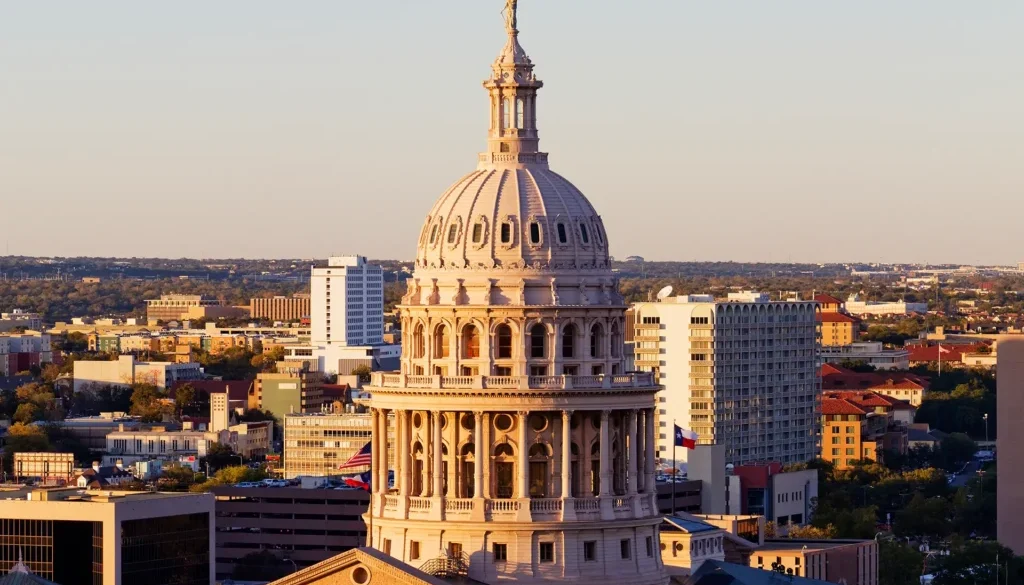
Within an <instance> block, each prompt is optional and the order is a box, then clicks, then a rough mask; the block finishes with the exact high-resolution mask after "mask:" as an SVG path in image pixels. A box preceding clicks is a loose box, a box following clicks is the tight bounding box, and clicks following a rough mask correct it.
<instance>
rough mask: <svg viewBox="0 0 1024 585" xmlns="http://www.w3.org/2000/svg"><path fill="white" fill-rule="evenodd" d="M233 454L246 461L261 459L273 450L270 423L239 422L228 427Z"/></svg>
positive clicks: (272, 433)
mask: <svg viewBox="0 0 1024 585" xmlns="http://www.w3.org/2000/svg"><path fill="white" fill-rule="evenodd" d="M227 430H228V433H229V434H230V437H231V440H232V441H234V443H233V444H232V447H233V448H234V450H235V453H238V454H239V455H242V456H243V457H245V458H247V459H262V458H264V457H266V455H267V453H270V452H271V451H272V450H273V441H274V423H273V422H272V421H261V422H241V423H237V424H233V425H231V426H229V427H228V429H227Z"/></svg>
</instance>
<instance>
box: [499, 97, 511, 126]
mask: <svg viewBox="0 0 1024 585" xmlns="http://www.w3.org/2000/svg"><path fill="white" fill-rule="evenodd" d="M501 116H502V120H501V129H502V130H505V129H507V128H508V127H509V126H510V119H511V116H512V104H511V103H510V102H509V100H508V98H505V100H504V101H503V102H502V113H501Z"/></svg>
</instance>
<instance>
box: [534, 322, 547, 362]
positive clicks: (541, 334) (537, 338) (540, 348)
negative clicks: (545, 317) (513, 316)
mask: <svg viewBox="0 0 1024 585" xmlns="http://www.w3.org/2000/svg"><path fill="white" fill-rule="evenodd" d="M547 336H548V329H547V327H545V326H543V325H541V324H540V323H537V324H536V325H534V326H533V327H531V328H530V357H532V358H542V357H544V356H545V355H546V354H547V352H546V351H545V349H546V348H545V345H547V343H546V340H547Z"/></svg>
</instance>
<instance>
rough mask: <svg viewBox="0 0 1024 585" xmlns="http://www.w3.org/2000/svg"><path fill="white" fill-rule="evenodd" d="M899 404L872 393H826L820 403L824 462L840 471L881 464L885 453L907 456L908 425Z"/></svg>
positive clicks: (822, 456)
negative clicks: (900, 416)
mask: <svg viewBox="0 0 1024 585" xmlns="http://www.w3.org/2000/svg"><path fill="white" fill-rule="evenodd" d="M899 402H900V401H897V400H894V399H892V398H889V397H887V396H883V395H881V394H876V393H874V392H870V391H839V392H827V393H826V394H825V395H824V396H823V397H822V399H821V458H822V459H824V460H825V461H829V462H831V463H833V464H834V465H835V466H836V468H837V469H846V468H848V467H851V466H852V465H853V464H854V462H856V461H858V460H866V461H878V462H881V461H882V459H883V453H884V451H885V450H891V451H895V452H898V453H906V452H907V447H908V425H906V424H905V423H904V422H902V421H901V420H897V419H896V413H897V412H898V411H899V410H898V409H899V408H900V405H899V404H898V403H899Z"/></svg>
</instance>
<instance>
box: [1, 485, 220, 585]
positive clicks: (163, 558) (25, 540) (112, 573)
mask: <svg viewBox="0 0 1024 585" xmlns="http://www.w3.org/2000/svg"><path fill="white" fill-rule="evenodd" d="M3 495H4V497H3V498H2V499H0V541H2V542H5V543H17V544H16V545H8V546H4V547H0V571H8V570H10V569H11V567H13V566H14V565H15V564H16V563H18V562H23V563H24V565H25V566H26V567H27V569H28V570H30V571H31V572H32V573H33V574H35V575H38V576H40V577H42V578H44V579H47V580H49V581H52V582H54V583H60V584H62V585H63V584H68V583H83V582H85V583H93V584H95V585H144V584H150V583H193V584H203V585H212V584H213V582H214V571H213V559H214V542H215V533H214V518H213V516H214V497H213V495H211V494H169V493H149V492H119V491H107V490H104V491H100V492H85V493H83V492H82V491H81V490H80V489H79V488H77V487H74V488H62V489H34V490H28V489H25V490H20V491H8V492H4V494H3Z"/></svg>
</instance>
